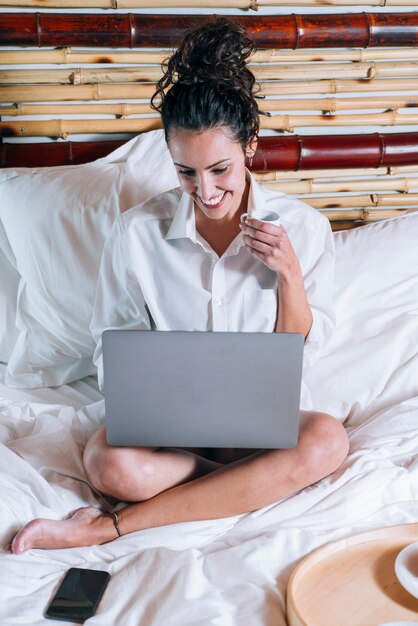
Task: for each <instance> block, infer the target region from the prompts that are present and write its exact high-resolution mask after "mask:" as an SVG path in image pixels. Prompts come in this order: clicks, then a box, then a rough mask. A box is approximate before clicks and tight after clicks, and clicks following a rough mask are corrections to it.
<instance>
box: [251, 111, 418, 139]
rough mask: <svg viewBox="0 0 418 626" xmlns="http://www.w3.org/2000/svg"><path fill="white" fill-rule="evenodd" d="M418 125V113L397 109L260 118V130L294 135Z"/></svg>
mask: <svg viewBox="0 0 418 626" xmlns="http://www.w3.org/2000/svg"><path fill="white" fill-rule="evenodd" d="M417 123H418V113H407V114H403V113H399V111H398V110H397V109H393V110H392V111H386V112H385V113H365V114H362V113H358V114H345V115H325V114H324V115H272V116H271V117H261V118H260V128H264V129H270V130H281V131H286V132H289V133H293V132H294V130H295V128H304V127H307V126H333V127H335V126H371V125H375V126H401V125H405V124H406V125H409V124H417Z"/></svg>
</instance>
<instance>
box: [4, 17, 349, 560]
mask: <svg viewBox="0 0 418 626" xmlns="http://www.w3.org/2000/svg"><path fill="white" fill-rule="evenodd" d="M252 51H253V44H252V42H251V41H250V40H248V39H247V38H246V35H245V31H244V30H243V29H242V28H241V27H239V26H238V25H235V24H233V23H231V22H229V21H227V20H224V19H220V20H218V21H216V22H214V23H211V24H207V25H205V26H203V27H201V28H199V29H197V30H196V31H194V32H193V33H190V34H188V35H186V37H185V39H184V42H183V44H182V45H181V47H180V48H179V50H178V51H177V52H176V53H175V54H174V55H173V56H172V57H171V58H170V60H169V62H168V66H167V70H166V73H165V76H164V77H163V79H162V80H161V81H160V82H159V83H158V85H157V92H156V94H155V96H154V98H153V101H155V98H156V97H159V98H160V99H161V102H160V104H159V105H154V106H155V107H156V108H157V109H158V110H160V112H161V115H162V119H163V123H164V129H165V134H166V140H167V144H168V148H169V151H170V153H171V156H172V158H173V161H174V164H175V166H176V168H177V172H178V177H179V181H180V189H176V190H173V191H170V192H168V193H165V194H162V195H161V196H158V197H157V198H154V199H152V200H150V201H149V202H146V203H144V204H143V205H140V206H139V207H135V208H134V209H131V210H130V211H128V212H127V213H125V214H123V215H121V216H120V219H118V220H117V221H116V223H115V225H114V228H113V231H112V234H111V236H110V238H109V240H108V242H107V244H106V247H105V250H104V253H103V260H102V266H101V272H100V278H99V284H98V290H97V297H96V303H95V311H94V316H93V320H92V327H91V328H92V332H93V335H94V336H95V337H96V339H97V341H98V346H97V350H96V353H95V360H96V362H97V363H98V366H99V378H100V379H101V345H100V336H101V333H102V331H103V330H104V329H105V328H111V327H119V328H142V329H159V330H199V331H202V330H203V331H222V330H233V331H264V332H298V333H302V334H303V335H304V337H305V355H304V366H305V367H310V366H311V365H312V363H313V362H314V360H315V358H317V354H318V348H319V347H320V346H321V345H322V344H323V343H324V341H325V340H326V339H327V337H328V335H329V333H330V329H331V327H332V310H331V306H330V288H331V285H332V280H333V246H332V236H331V232H330V228H329V224H328V221H327V220H326V219H325V218H324V217H322V216H321V215H320V214H319V213H318V212H316V211H314V210H313V209H311V208H309V207H307V206H306V205H304V204H302V203H300V202H298V201H297V200H294V199H291V198H289V197H287V196H285V195H283V194H280V193H278V192H273V191H267V190H262V189H261V188H260V187H259V186H258V185H257V184H256V182H255V181H254V180H253V179H252V177H251V175H250V173H249V172H248V171H247V170H246V168H245V158H246V157H248V158H250V159H251V158H252V156H253V154H254V152H255V149H256V145H257V134H258V129H259V118H258V115H259V113H258V107H257V102H256V99H255V96H254V93H253V91H254V84H255V81H254V77H253V75H252V73H251V72H250V71H249V70H248V68H247V67H246V59H247V58H248V56H249V55H250V54H251V53H252ZM263 206H268V207H270V208H274V209H275V210H276V211H278V212H279V213H280V215H281V219H282V224H283V225H281V226H274V225H267V224H265V223H263V222H260V221H258V220H255V219H252V218H251V217H248V218H247V219H246V220H245V223H243V224H241V223H240V217H241V215H242V214H243V213H245V212H247V213H249V214H250V216H251V212H252V211H253V209H254V208H259V207H263ZM301 406H302V409H303V410H302V411H301V430H300V437H299V441H298V445H297V447H296V448H294V449H290V450H235V449H234V450H228V451H222V450H219V451H217V452H216V451H212V452H210V451H208V450H197V449H169V448H118V447H110V446H108V445H107V443H106V439H105V430H104V427H103V428H101V429H99V430H98V431H97V432H96V433H94V434H93V436H92V437H91V439H90V440H89V441H88V443H87V446H86V449H85V453H84V465H85V470H86V474H87V476H88V478H89V480H90V482H91V484H92V485H93V487H94V488H96V489H97V490H99V491H100V492H102V493H103V494H105V495H106V496H110V497H112V498H114V499H116V500H119V501H124V502H132V504H130V505H129V506H127V507H126V508H124V509H122V510H120V511H119V513H118V514H114V513H113V514H108V513H103V512H102V511H101V510H99V509H97V508H94V507H85V508H82V509H79V510H78V511H77V512H76V513H75V514H74V515H73V516H72V517H71V518H70V519H68V520H64V521H53V520H34V521H32V522H30V523H29V524H28V525H26V526H25V528H24V529H23V530H22V531H21V532H20V533H18V535H17V536H16V537H15V539H14V540H13V543H12V551H13V552H14V553H20V552H23V551H24V550H27V549H29V548H31V547H38V548H55V547H72V546H84V545H91V544H101V543H105V542H108V541H112V540H113V539H116V538H117V537H118V536H120V535H123V534H126V533H131V532H134V531H137V530H142V529H145V528H150V527H155V526H162V525H166V524H173V523H176V522H184V521H191V520H202V519H214V518H219V517H227V516H230V515H237V514H240V513H245V512H248V511H253V510H255V509H258V508H260V507H263V506H266V505H268V504H270V503H272V502H275V501H278V500H280V499H282V498H285V497H287V496H289V495H291V494H293V493H295V492H297V491H299V490H300V489H303V488H304V487H306V486H308V485H310V484H312V483H314V482H316V481H318V480H319V479H321V478H323V477H324V476H326V475H328V474H330V473H331V472H332V471H334V470H335V469H336V468H337V467H339V465H340V464H341V463H342V461H343V459H344V458H345V456H346V454H347V451H348V444H347V437H346V434H345V431H344V429H343V427H342V425H341V424H340V423H339V422H337V421H336V420H335V419H334V418H333V417H331V416H329V415H326V414H323V413H318V412H316V411H314V410H313V409H312V406H311V401H310V396H309V391H308V389H307V388H306V386H303V393H302V404H301ZM197 410H198V407H197Z"/></svg>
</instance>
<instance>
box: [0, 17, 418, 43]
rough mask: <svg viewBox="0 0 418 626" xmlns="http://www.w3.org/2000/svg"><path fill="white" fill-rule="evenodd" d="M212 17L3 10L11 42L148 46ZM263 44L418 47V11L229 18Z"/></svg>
mask: <svg viewBox="0 0 418 626" xmlns="http://www.w3.org/2000/svg"><path fill="white" fill-rule="evenodd" d="M212 19H213V17H211V16H196V15H169V16H167V15H158V14H140V13H136V12H133V13H130V12H129V13H128V12H126V13H113V14H108V13H95V14H89V13H79V12H71V13H57V12H52V13H48V12H37V13H28V12H20V13H19V12H6V13H1V12H0V34H1V37H2V42H3V44H4V45H6V46H20V45H23V46H38V47H45V46H48V47H53V46H57V45H59V46H62V45H67V46H71V45H73V46H77V47H83V46H88V47H99V48H103V47H118V48H138V47H141V48H149V47H157V48H164V47H172V46H177V45H179V42H180V41H181V40H182V39H183V37H184V35H185V33H186V32H187V30H189V28H191V27H195V26H197V25H198V24H201V23H205V22H207V21H210V20H212ZM230 19H231V20H232V21H234V22H236V23H238V24H241V25H242V26H243V27H244V28H245V29H246V30H247V32H248V34H249V36H250V37H251V38H253V39H254V41H255V43H256V45H257V46H258V47H259V48H277V46H278V45H280V48H292V49H294V48H335V47H343V48H344V47H360V48H363V47H376V46H377V47H380V46H384V47H397V48H398V47H403V46H409V47H411V46H415V45H416V42H417V36H418V13H415V12H413V11H412V12H408V13H406V12H398V13H396V12H393V13H392V12H390V13H383V14H381V13H358V12H355V13H344V14H335V13H330V14H326V13H323V12H321V13H320V14H314V15H312V14H307V15H304V14H301V13H298V14H294V13H292V14H286V15H262V16H258V15H256V16H251V17H248V16H241V15H238V16H235V15H233V16H230Z"/></svg>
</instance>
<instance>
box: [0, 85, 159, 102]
mask: <svg viewBox="0 0 418 626" xmlns="http://www.w3.org/2000/svg"><path fill="white" fill-rule="evenodd" d="M154 91H155V86H154V85H112V84H109V85H106V84H102V83H97V84H95V85H43V86H42V87H40V86H39V85H24V86H13V87H7V86H6V87H2V88H1V89H0V102H51V101H53V102H55V101H65V100H67V101H70V100H95V101H100V100H120V99H123V100H143V99H148V98H151V96H152V94H153V93H154Z"/></svg>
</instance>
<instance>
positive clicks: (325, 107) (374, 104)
mask: <svg viewBox="0 0 418 626" xmlns="http://www.w3.org/2000/svg"><path fill="white" fill-rule="evenodd" d="M258 106H259V109H260V111H268V112H274V111H305V110H318V111H322V112H324V113H329V114H335V113H336V112H337V111H339V112H342V111H352V110H353V109H362V110H367V109H397V108H408V109H412V108H417V107H418V95H416V96H410V97H405V96H386V97H377V98H347V99H343V98H322V99H321V98H313V99H310V100H295V99H293V100H292V99H281V100H272V99H266V100H260V101H259V102H258ZM152 113H154V114H155V111H154V110H153V109H151V107H150V106H149V104H148V103H144V104H129V103H126V102H119V103H112V104H90V103H89V104H38V105H37V104H22V103H16V104H13V105H7V106H0V116H1V115H10V116H13V117H16V116H22V115H50V116H57V115H64V114H65V115H71V114H77V115H95V114H106V115H117V116H123V117H128V116H129V115H142V114H143V115H146V114H152ZM327 119H328V118H327Z"/></svg>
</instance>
